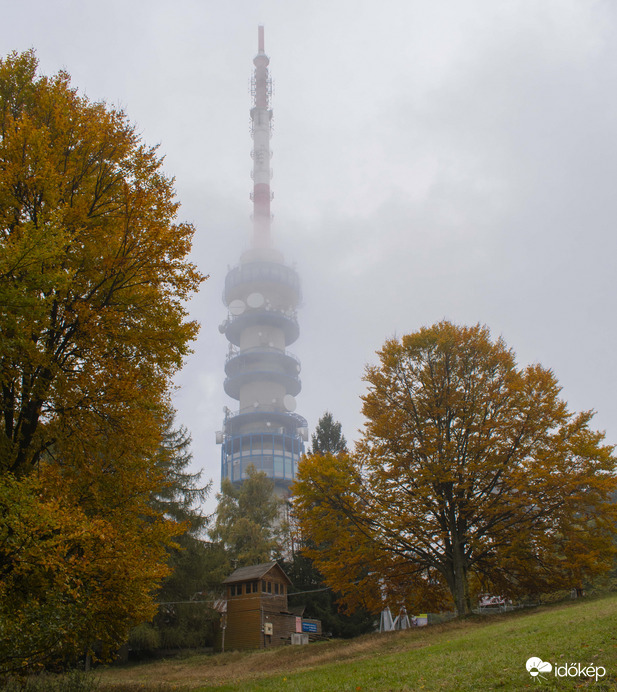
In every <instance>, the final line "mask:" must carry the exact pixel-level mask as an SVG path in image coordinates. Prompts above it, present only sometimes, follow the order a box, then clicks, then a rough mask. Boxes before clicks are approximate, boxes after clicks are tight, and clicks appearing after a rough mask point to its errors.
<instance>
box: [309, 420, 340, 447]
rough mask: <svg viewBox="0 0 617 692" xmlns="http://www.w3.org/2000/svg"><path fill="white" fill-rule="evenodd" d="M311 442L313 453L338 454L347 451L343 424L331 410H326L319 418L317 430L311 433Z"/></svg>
mask: <svg viewBox="0 0 617 692" xmlns="http://www.w3.org/2000/svg"><path fill="white" fill-rule="evenodd" d="M311 444H312V448H311V451H310V453H311V454H338V453H339V452H346V451H347V440H345V436H344V435H343V433H342V426H341V424H340V423H339V422H338V421H335V420H334V416H333V415H332V414H331V413H330V411H326V412H325V413H324V414H323V416H322V417H321V418H320V419H319V422H318V423H317V427H316V428H315V432H314V433H313V434H312V435H311Z"/></svg>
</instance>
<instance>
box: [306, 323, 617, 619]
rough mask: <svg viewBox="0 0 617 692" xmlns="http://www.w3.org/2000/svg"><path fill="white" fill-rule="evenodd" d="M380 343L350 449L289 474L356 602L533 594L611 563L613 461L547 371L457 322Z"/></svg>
mask: <svg viewBox="0 0 617 692" xmlns="http://www.w3.org/2000/svg"><path fill="white" fill-rule="evenodd" d="M378 355H379V359H380V363H379V365H376V366H371V367H368V368H367V370H366V376H365V380H366V381H367V383H368V392H367V394H366V395H365V396H364V397H363V400H364V406H363V412H364V414H365V416H366V419H367V421H366V424H365V430H364V434H363V437H362V439H361V441H360V443H359V444H358V445H357V449H356V451H355V453H353V454H349V455H348V454H340V455H338V456H333V455H329V454H327V455H323V456H319V455H317V456H309V457H306V458H305V459H304V460H303V461H302V463H301V464H300V467H299V472H298V479H297V482H296V484H295V486H294V487H293V493H294V496H295V499H294V504H295V508H296V512H297V515H298V518H299V522H300V525H301V529H302V531H303V533H304V535H306V536H310V537H311V538H312V540H313V541H314V543H315V544H316V547H315V548H314V549H312V550H310V551H309V552H310V555H311V557H313V558H314V560H315V564H316V565H317V567H318V569H319V570H320V571H321V572H322V574H323V575H324V576H325V577H326V580H327V582H328V583H329V584H330V586H332V587H333V588H335V589H336V590H338V591H340V592H341V593H342V594H343V597H344V600H345V602H346V603H347V605H348V607H349V608H352V609H353V608H354V607H356V606H357V605H363V606H365V607H369V608H372V609H373V610H378V609H379V608H381V607H383V604H384V603H388V604H390V605H399V604H400V605H402V604H405V605H407V606H408V607H410V608H413V609H414V610H416V612H417V609H421V610H427V609H428V610H433V611H436V610H440V609H442V608H443V607H445V606H454V607H455V608H456V611H457V612H458V613H459V614H461V615H464V614H466V613H469V612H470V610H471V608H472V604H473V600H474V598H475V597H476V596H477V595H478V594H480V593H491V594H493V595H501V596H504V597H524V596H534V597H535V596H538V595H539V594H543V593H547V592H551V591H555V590H559V589H571V588H580V587H581V585H582V583H583V581H584V580H585V579H586V578H589V577H592V576H594V575H596V574H599V573H601V572H603V571H606V570H608V569H610V567H611V566H612V564H613V560H614V556H615V547H614V537H615V520H616V518H617V507H616V505H615V503H614V501H613V497H614V493H615V490H616V489H617V474H616V468H617V461H616V459H615V457H614V456H613V454H612V447H610V446H607V445H605V444H604V443H603V439H604V435H603V434H602V433H599V432H595V431H593V430H591V429H590V427H589V423H590V420H591V418H592V414H591V413H590V412H584V413H578V414H573V413H570V412H569V411H568V409H567V406H566V403H565V402H564V401H563V400H562V399H560V397H559V393H560V387H559V385H558V382H557V380H556V378H555V376H554V374H553V373H552V372H551V371H550V370H547V369H545V368H543V367H541V366H539V365H531V366H529V367H526V368H522V369H519V368H518V367H517V366H516V362H515V358H514V354H513V352H512V351H511V350H510V349H508V348H507V347H506V345H505V343H504V342H503V340H501V339H498V340H496V341H492V340H491V338H490V334H489V331H488V329H487V328H485V327H481V326H475V327H471V328H468V327H459V326H457V325H454V324H452V323H450V322H447V321H444V322H440V323H438V324H435V325H433V326H432V327H429V328H423V329H421V330H420V331H418V332H416V333H414V334H410V335H408V336H404V337H403V338H402V339H400V340H396V339H392V340H390V341H387V342H386V344H385V346H384V347H383V349H382V350H381V351H380V352H379V354H378Z"/></svg>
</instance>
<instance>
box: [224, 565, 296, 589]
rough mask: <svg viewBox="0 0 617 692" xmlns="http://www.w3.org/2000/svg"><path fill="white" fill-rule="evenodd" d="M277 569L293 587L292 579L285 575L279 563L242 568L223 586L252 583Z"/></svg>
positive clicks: (233, 573) (226, 580) (228, 578)
mask: <svg viewBox="0 0 617 692" xmlns="http://www.w3.org/2000/svg"><path fill="white" fill-rule="evenodd" d="M273 569H276V570H277V571H278V572H279V573H280V575H281V576H282V577H283V579H284V580H285V581H286V582H287V583H288V584H290V585H291V579H290V578H289V577H288V576H287V575H286V574H285V572H284V571H283V568H282V567H281V566H280V565H279V564H278V562H264V563H263V564H261V565H250V566H249V567H240V568H239V569H237V570H236V571H235V572H232V573H231V574H230V575H229V576H228V577H227V579H225V580H224V581H223V584H235V583H236V582H239V581H250V580H251V579H261V578H262V577H264V576H265V575H266V574H268V572H270V571H271V570H273Z"/></svg>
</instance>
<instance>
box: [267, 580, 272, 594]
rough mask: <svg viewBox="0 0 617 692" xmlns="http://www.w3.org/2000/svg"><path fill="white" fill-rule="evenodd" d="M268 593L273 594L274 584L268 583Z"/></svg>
mask: <svg viewBox="0 0 617 692" xmlns="http://www.w3.org/2000/svg"><path fill="white" fill-rule="evenodd" d="M268 593H272V582H271V581H269V582H268Z"/></svg>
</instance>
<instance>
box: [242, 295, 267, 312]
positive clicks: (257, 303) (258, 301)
mask: <svg viewBox="0 0 617 692" xmlns="http://www.w3.org/2000/svg"><path fill="white" fill-rule="evenodd" d="M265 302H266V299H265V298H264V297H263V296H262V295H261V293H251V294H250V295H249V297H248V298H247V299H246V304H247V305H248V306H249V308H260V307H261V306H262V305H263V304H264V303H265Z"/></svg>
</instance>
